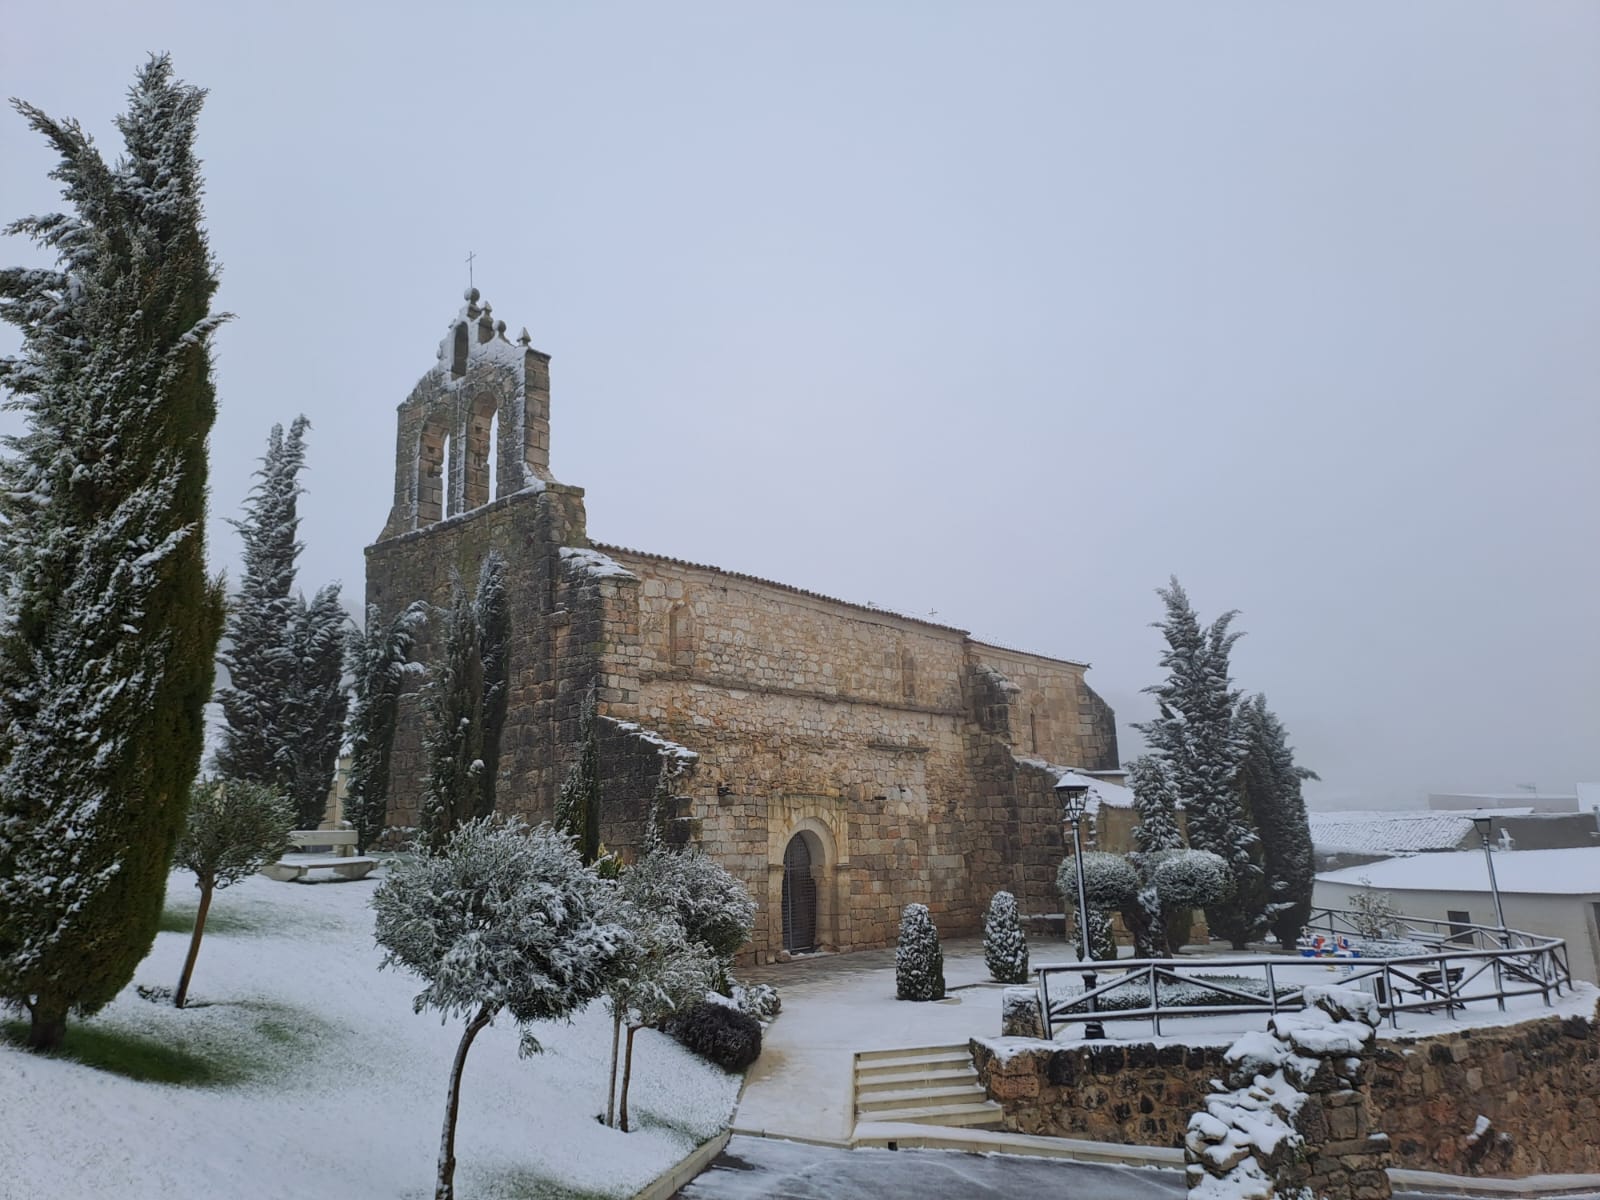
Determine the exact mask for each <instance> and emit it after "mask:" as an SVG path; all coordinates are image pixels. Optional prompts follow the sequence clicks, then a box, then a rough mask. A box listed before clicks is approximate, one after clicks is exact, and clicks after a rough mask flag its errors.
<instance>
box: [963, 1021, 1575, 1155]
mask: <svg viewBox="0 0 1600 1200" xmlns="http://www.w3.org/2000/svg"><path fill="white" fill-rule="evenodd" d="M971 1046H972V1055H973V1062H974V1064H975V1065H976V1066H977V1068H978V1075H979V1079H980V1081H981V1082H982V1083H983V1084H984V1086H985V1087H986V1088H987V1089H988V1093H989V1098H990V1099H992V1100H995V1101H996V1102H998V1103H999V1104H1000V1105H1001V1106H1002V1107H1003V1108H1004V1109H1005V1123H1006V1127H1007V1128H1008V1129H1013V1130H1016V1131H1018V1132H1020V1133H1035V1134H1045V1135H1049V1136H1055V1137H1073V1138H1084V1139H1088V1140H1091V1141H1100V1142H1116V1143H1121V1144H1124V1145H1140V1146H1178V1145H1181V1144H1182V1141H1183V1133H1184V1130H1185V1128H1186V1127H1187V1124H1188V1120H1189V1115H1190V1114H1191V1113H1192V1112H1194V1111H1196V1110H1197V1109H1198V1107H1199V1105H1200V1102H1201V1101H1202V1099H1203V1098H1204V1097H1205V1096H1206V1095H1207V1094H1208V1093H1209V1091H1210V1086H1211V1080H1213V1079H1220V1078H1222V1077H1223V1076H1224V1075H1225V1074H1226V1068H1225V1065H1224V1063H1223V1059H1222V1055H1223V1054H1224V1052H1225V1051H1226V1047H1225V1046H1222V1045H1212V1046H1185V1045H1178V1044H1176V1043H1166V1044H1161V1045H1155V1044H1151V1043H1147V1042H1128V1043H1104V1042H1099V1043H1088V1044H1069V1045H1061V1046H1056V1047H1052V1046H1049V1045H1044V1044H1034V1045H1030V1044H1028V1043H1026V1042H1012V1043H1009V1044H1008V1043H1005V1042H1000V1043H993V1044H991V1043H989V1042H987V1041H979V1040H974V1041H973V1042H972V1043H971ZM997 1050H998V1051H1000V1052H998V1053H997ZM1370 1079H1371V1089H1372V1091H1371V1105H1372V1113H1373V1125H1374V1126H1375V1127H1376V1128H1377V1129H1380V1130H1382V1131H1384V1132H1385V1133H1387V1134H1389V1137H1390V1141H1391V1143H1392V1147H1393V1153H1394V1165H1395V1166H1397V1167H1410V1168H1413V1169H1416V1170H1425V1171H1443V1172H1446V1173H1449V1174H1460V1175H1487V1176H1519V1175H1530V1174H1540V1173H1586V1172H1595V1171H1600V1137H1597V1136H1596V1130H1600V1014H1597V1016H1596V1018H1595V1019H1590V1018H1585V1017H1566V1018H1561V1017H1546V1018H1543V1019H1540V1020H1535V1021H1528V1022H1524V1023H1523V1024H1520V1025H1513V1026H1506V1027H1481V1026H1480V1027H1478V1028H1474V1029H1462V1030H1461V1031H1459V1032H1453V1033H1449V1034H1443V1035H1440V1036H1437V1037H1431V1038H1416V1039H1408V1038H1390V1037H1380V1039H1379V1041H1378V1046H1377V1049H1376V1050H1375V1051H1374V1053H1373V1058H1372V1064H1371V1068H1370ZM1480 1114H1481V1115H1483V1116H1486V1117H1488V1118H1489V1120H1490V1122H1491V1128H1490V1131H1489V1133H1488V1135H1487V1136H1486V1137H1479V1138H1476V1139H1473V1138H1472V1134H1473V1132H1474V1128H1475V1126H1476V1124H1477V1119H1478V1117H1479V1115H1480Z"/></svg>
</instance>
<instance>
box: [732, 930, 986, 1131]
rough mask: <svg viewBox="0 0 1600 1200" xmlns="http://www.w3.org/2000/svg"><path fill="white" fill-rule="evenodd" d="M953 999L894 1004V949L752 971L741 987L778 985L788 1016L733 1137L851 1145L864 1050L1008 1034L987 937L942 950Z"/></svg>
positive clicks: (754, 1078) (749, 1087)
mask: <svg viewBox="0 0 1600 1200" xmlns="http://www.w3.org/2000/svg"><path fill="white" fill-rule="evenodd" d="M944 956H945V958H944V975H945V985H946V988H947V989H948V994H947V997H946V999H944V1000H941V1001H935V1002H931V1003H925V1004H913V1003H910V1002H908V1001H899V1000H896V999H895V998H894V950H893V949H887V950H863V951H858V952H856V953H854V954H829V955H808V956H805V957H803V958H799V959H795V960H794V961H793V962H787V963H774V964H772V965H771V966H765V967H746V968H744V969H743V970H741V971H740V972H739V978H740V979H741V980H742V981H745V982H750V983H770V984H772V985H773V986H774V987H776V988H777V989H778V992H779V994H780V995H781V996H782V997H783V1011H782V1013H781V1014H780V1015H779V1017H778V1019H777V1020H776V1021H774V1022H773V1023H772V1025H771V1026H770V1027H769V1028H768V1030H767V1032H766V1036H765V1038H764V1040H763V1044H762V1048H761V1057H760V1058H758V1059H757V1060H756V1062H755V1065H754V1066H753V1067H751V1068H750V1073H749V1075H748V1076H747V1077H746V1079H745V1086H744V1095H743V1097H742V1098H741V1099H740V1101H739V1109H738V1111H737V1112H736V1113H735V1114H734V1118H733V1129H734V1132H735V1133H750V1134H760V1135H763V1136H767V1137H783V1138H794V1139H797V1140H800V1141H807V1142H827V1143H832V1144H835V1145H844V1144H846V1143H848V1141H849V1139H850V1133H851V1130H852V1129H853V1128H854V1125H855V1095H854V1082H855V1080H854V1067H855V1052H856V1051H857V1050H895V1049H903V1048H906V1047H912V1046H938V1045H950V1044H955V1043H965V1042H966V1041H967V1039H968V1038H971V1037H987V1036H993V1035H998V1034H999V1032H1000V991H1001V989H1000V987H999V985H997V984H992V983H989V982H988V978H989V972H988V969H987V968H986V967H985V966H984V962H983V941H982V939H981V938H953V939H951V940H950V941H948V942H946V943H945V944H944Z"/></svg>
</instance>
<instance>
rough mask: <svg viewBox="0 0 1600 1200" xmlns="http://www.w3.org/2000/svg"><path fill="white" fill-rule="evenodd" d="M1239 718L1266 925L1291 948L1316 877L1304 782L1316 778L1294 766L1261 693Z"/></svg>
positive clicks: (1247, 703) (1285, 734)
mask: <svg viewBox="0 0 1600 1200" xmlns="http://www.w3.org/2000/svg"><path fill="white" fill-rule="evenodd" d="M1238 720H1239V727H1240V733H1241V740H1242V741H1243V742H1244V745H1245V759H1244V767H1243V770H1242V771H1241V773H1240V786H1241V789H1242V794H1243V797H1244V803H1245V806H1246V807H1247V808H1248V810H1249V812H1250V814H1251V816H1252V817H1253V818H1254V820H1255V824H1256V828H1257V830H1258V831H1259V832H1260V834H1261V859H1262V868H1263V871H1264V873H1265V884H1266V891H1267V901H1268V903H1267V910H1266V911H1267V923H1268V925H1269V926H1270V927H1271V929H1272V933H1273V936H1275V937H1276V938H1277V939H1278V942H1279V944H1280V945H1284V946H1293V945H1294V944H1295V941H1296V940H1297V939H1298V938H1299V936H1300V934H1301V931H1303V930H1304V929H1305V924H1306V918H1307V917H1308V916H1310V914H1311V892H1312V887H1313V885H1314V883H1315V875H1316V865H1315V857H1314V854H1313V852H1312V847H1311V823H1310V821H1309V820H1308V819H1307V817H1306V801H1305V795H1304V793H1303V792H1302V790H1301V784H1302V783H1303V782H1304V781H1305V780H1307V779H1315V778H1316V777H1317V775H1316V772H1314V771H1309V770H1307V769H1306V768H1305V767H1302V766H1299V765H1297V764H1296V763H1295V761H1294V751H1293V750H1292V749H1291V748H1290V746H1289V735H1288V731H1287V730H1285V729H1284V727H1283V724H1282V722H1280V721H1279V720H1278V717H1277V715H1276V714H1275V713H1274V712H1273V711H1272V710H1271V709H1270V708H1268V707H1267V698H1266V696H1264V695H1260V694H1259V693H1258V694H1257V695H1255V696H1253V697H1251V698H1250V699H1249V700H1246V701H1245V702H1244V703H1243V704H1241V705H1240V706H1239V716H1238Z"/></svg>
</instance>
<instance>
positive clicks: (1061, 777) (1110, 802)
mask: <svg viewBox="0 0 1600 1200" xmlns="http://www.w3.org/2000/svg"><path fill="white" fill-rule="evenodd" d="M1012 760H1013V761H1014V762H1016V763H1017V764H1018V765H1019V766H1024V767H1037V768H1038V769H1039V770H1041V771H1052V772H1054V773H1055V776H1056V782H1057V783H1069V782H1070V783H1074V784H1076V785H1077V786H1079V787H1086V788H1088V789H1089V801H1088V804H1087V805H1086V806H1085V808H1084V811H1085V812H1086V813H1088V814H1089V815H1090V816H1093V815H1094V814H1095V813H1097V812H1099V811H1100V807H1101V806H1102V805H1104V806H1105V807H1106V808H1132V807H1133V789H1132V788H1129V787H1123V786H1122V785H1121V784H1120V783H1112V782H1111V781H1110V780H1107V779H1096V778H1095V777H1094V776H1093V775H1086V774H1084V773H1083V772H1081V771H1076V770H1074V769H1073V768H1071V767H1063V766H1061V765H1059V764H1057V763H1052V762H1046V761H1045V760H1044V759H1042V758H1023V757H1021V756H1020V755H1014V756H1013V759H1012Z"/></svg>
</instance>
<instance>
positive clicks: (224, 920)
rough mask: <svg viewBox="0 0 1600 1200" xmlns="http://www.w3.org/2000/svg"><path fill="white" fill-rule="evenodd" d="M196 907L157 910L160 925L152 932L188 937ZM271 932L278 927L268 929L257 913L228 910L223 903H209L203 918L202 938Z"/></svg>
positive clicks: (269, 925) (188, 905)
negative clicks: (204, 926)
mask: <svg viewBox="0 0 1600 1200" xmlns="http://www.w3.org/2000/svg"><path fill="white" fill-rule="evenodd" d="M198 907H199V905H198V901H197V902H196V903H195V904H183V905H174V904H170V903H169V904H168V905H167V907H165V908H163V909H162V910H161V923H160V924H159V925H157V926H156V928H157V929H159V930H160V931H161V932H162V933H181V934H184V935H185V936H187V935H189V934H192V933H193V932H194V918H195V914H196V912H197V911H198ZM275 928H280V927H278V926H274V925H272V924H271V923H270V922H268V921H267V920H265V919H264V917H263V916H262V914H261V913H259V912H252V911H251V910H249V909H245V908H240V907H238V906H233V907H230V906H229V905H227V904H226V903H223V904H219V903H218V902H217V901H216V900H212V902H211V911H210V912H208V913H207V914H206V937H210V936H211V935H212V934H214V933H215V934H221V935H222V936H224V937H226V936H228V935H229V934H247V935H248V934H252V933H271V932H273V931H274V929H275Z"/></svg>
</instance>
